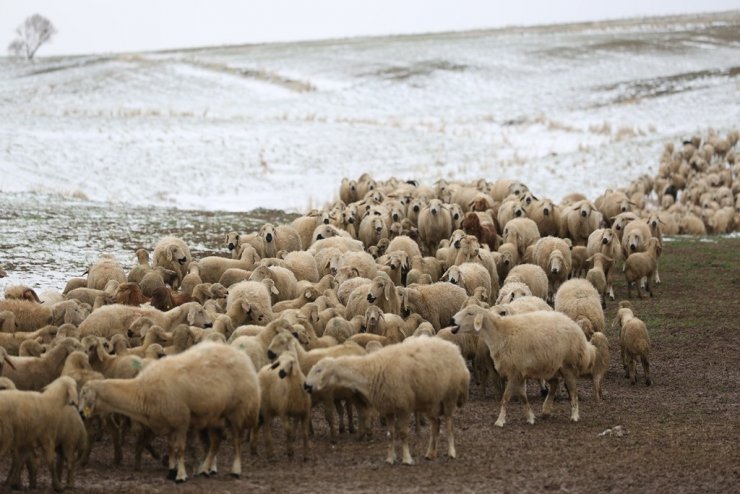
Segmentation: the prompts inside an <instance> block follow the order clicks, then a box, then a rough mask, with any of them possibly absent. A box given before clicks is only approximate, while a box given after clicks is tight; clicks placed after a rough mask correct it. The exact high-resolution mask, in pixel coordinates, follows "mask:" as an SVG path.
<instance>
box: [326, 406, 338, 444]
mask: <svg viewBox="0 0 740 494" xmlns="http://www.w3.org/2000/svg"><path fill="white" fill-rule="evenodd" d="M324 418H325V419H326V423H327V424H329V441H330V442H331V443H332V444H336V442H337V424H335V423H334V403H333V400H332V399H331V398H330V397H328V398H326V399H325V400H324Z"/></svg>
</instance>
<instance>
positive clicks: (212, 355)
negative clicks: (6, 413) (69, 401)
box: [79, 342, 260, 483]
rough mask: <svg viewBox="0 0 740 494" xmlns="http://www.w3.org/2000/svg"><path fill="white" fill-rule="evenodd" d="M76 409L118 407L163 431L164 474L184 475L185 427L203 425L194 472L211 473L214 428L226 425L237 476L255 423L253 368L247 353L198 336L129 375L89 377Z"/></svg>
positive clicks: (115, 410) (256, 399)
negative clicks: (202, 452) (201, 455)
mask: <svg viewBox="0 0 740 494" xmlns="http://www.w3.org/2000/svg"><path fill="white" fill-rule="evenodd" d="M79 407H80V410H81V411H82V413H83V414H84V415H85V416H86V417H90V416H91V415H92V414H93V413H120V414H123V415H126V416H127V417H130V418H131V419H133V420H136V421H139V422H141V423H142V424H144V425H145V426H147V427H149V428H150V429H151V430H152V431H153V432H154V434H156V435H166V436H167V437H168V450H169V474H168V478H170V479H172V480H175V481H176V482H178V483H179V482H184V481H186V480H187V472H186V470H185V447H186V441H187V436H188V430H189V429H190V428H191V427H192V428H194V429H195V430H207V431H208V432H209V435H210V436H211V439H212V440H211V441H210V447H209V449H208V454H207V456H206V458H205V460H204V461H203V463H202V464H201V465H200V467H199V468H198V473H206V474H210V473H214V472H215V459H216V454H217V453H218V443H219V441H218V440H216V439H215V435H216V434H220V431H219V430H218V429H221V428H223V427H224V425H225V426H226V427H228V428H229V430H230V432H231V437H232V440H233V445H234V463H233V466H232V469H231V475H232V476H235V477H239V476H240V475H241V473H242V470H241V442H242V434H243V432H244V430H252V429H254V428H256V426H257V423H258V418H259V408H260V387H259V383H258V382H257V373H256V372H255V370H254V366H253V365H252V362H251V361H250V360H249V358H248V357H247V356H246V355H245V354H244V353H243V352H240V351H238V350H236V349H232V348H230V347H228V346H226V345H222V344H218V343H212V342H203V343H200V344H198V345H196V346H194V347H192V348H191V349H189V350H188V351H186V352H183V353H181V354H179V355H173V356H170V357H167V358H164V359H160V360H157V361H155V362H153V363H152V364H150V365H149V366H147V367H146V369H144V370H143V371H142V372H141V373H140V374H139V375H138V376H136V377H135V378H134V379H107V380H104V381H90V382H88V383H87V384H85V386H83V388H82V390H81V392H80V404H79Z"/></svg>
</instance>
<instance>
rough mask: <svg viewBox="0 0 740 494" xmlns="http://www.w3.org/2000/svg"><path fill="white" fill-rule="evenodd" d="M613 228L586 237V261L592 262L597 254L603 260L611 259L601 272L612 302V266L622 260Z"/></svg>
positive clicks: (617, 237)
mask: <svg viewBox="0 0 740 494" xmlns="http://www.w3.org/2000/svg"><path fill="white" fill-rule="evenodd" d="M613 228H614V227H612V228H600V229H598V230H594V231H593V232H592V233H591V235H589V236H588V242H587V244H586V254H587V256H588V259H587V261H588V262H589V263H591V262H592V260H593V258H594V256H595V254H597V253H601V254H603V255H604V259H611V261H610V262H608V263H606V264H603V268H604V269H603V271H604V276H605V279H606V288H607V290H608V291H609V297H610V298H611V299H612V300H614V286H613V281H612V280H613V278H614V265H615V264H616V263H617V262H619V261H620V260H621V259H622V247H621V243H620V241H619V236H618V235H617V234H616V233H615V232H614V230H613ZM604 259H602V260H604ZM587 275H588V273H587ZM593 276H594V275H592V277H593Z"/></svg>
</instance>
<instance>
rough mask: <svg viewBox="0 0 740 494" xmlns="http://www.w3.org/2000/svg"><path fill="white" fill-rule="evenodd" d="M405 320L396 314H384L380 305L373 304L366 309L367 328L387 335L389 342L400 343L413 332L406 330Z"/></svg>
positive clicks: (372, 331)
mask: <svg viewBox="0 0 740 494" xmlns="http://www.w3.org/2000/svg"><path fill="white" fill-rule="evenodd" d="M404 326H405V325H404V321H403V319H402V318H401V316H398V315H396V314H384V313H383V311H382V310H381V309H380V307H377V306H375V305H371V306H370V307H368V308H367V310H366V311H365V328H366V331H367V332H368V333H370V334H377V335H381V336H385V337H386V338H387V339H388V342H389V343H400V342H401V341H403V340H404V339H406V337H408V336H409V335H410V334H411V331H409V332H408V333H407V332H406V331H405V329H406V328H405V327H404Z"/></svg>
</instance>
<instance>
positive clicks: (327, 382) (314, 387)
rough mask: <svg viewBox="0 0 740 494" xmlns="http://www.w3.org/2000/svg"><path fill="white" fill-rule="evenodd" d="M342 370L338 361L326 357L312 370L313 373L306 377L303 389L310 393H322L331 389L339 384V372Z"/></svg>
mask: <svg viewBox="0 0 740 494" xmlns="http://www.w3.org/2000/svg"><path fill="white" fill-rule="evenodd" d="M338 370H340V368H339V366H338V365H337V363H336V359H334V358H332V357H326V358H324V359H321V360H320V361H319V362H318V363H317V364H316V365H314V366H313V367H312V368H311V372H309V373H308V376H306V382H305V383H303V389H305V390H306V392H308V393H312V392H314V391H316V392H318V391H322V390H324V389H326V388H329V387H334V386H335V385H336V383H337V382H338V376H337V371H338Z"/></svg>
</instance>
